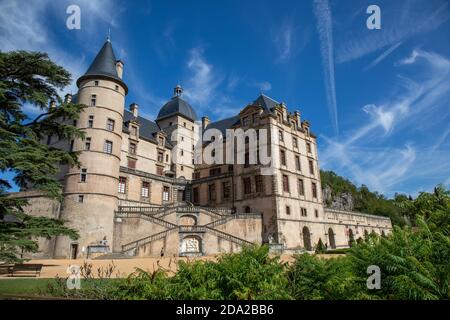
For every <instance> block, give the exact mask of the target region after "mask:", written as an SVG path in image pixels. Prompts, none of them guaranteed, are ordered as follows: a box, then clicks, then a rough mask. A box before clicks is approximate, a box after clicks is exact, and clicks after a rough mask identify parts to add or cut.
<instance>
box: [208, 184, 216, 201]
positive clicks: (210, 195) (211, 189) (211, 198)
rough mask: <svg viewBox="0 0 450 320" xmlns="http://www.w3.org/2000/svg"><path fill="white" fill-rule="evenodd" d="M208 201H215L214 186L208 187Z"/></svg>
mask: <svg viewBox="0 0 450 320" xmlns="http://www.w3.org/2000/svg"><path fill="white" fill-rule="evenodd" d="M208 200H209V201H215V200H216V185H215V184H210V185H208Z"/></svg>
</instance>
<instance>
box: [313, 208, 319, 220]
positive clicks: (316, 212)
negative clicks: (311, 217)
mask: <svg viewBox="0 0 450 320" xmlns="http://www.w3.org/2000/svg"><path fill="white" fill-rule="evenodd" d="M314 214H315V215H316V218H318V217H319V210H317V209H315V210H314Z"/></svg>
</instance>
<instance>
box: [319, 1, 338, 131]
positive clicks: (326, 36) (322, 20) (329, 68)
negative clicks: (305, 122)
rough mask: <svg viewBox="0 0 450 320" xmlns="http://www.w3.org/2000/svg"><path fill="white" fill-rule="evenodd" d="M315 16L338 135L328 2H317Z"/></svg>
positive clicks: (328, 95) (330, 105)
mask: <svg viewBox="0 0 450 320" xmlns="http://www.w3.org/2000/svg"><path fill="white" fill-rule="evenodd" d="M314 14H315V16H316V19H317V30H318V33H319V38H320V52H321V55H322V64H323V73H324V81H325V90H326V96H327V104H328V110H329V112H330V117H331V120H332V123H333V127H334V131H335V133H336V134H337V133H338V131H339V125H338V113H337V103H336V88H335V79H334V52H333V30H332V17H331V9H330V6H329V3H328V0H315V1H314Z"/></svg>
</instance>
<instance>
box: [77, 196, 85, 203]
mask: <svg viewBox="0 0 450 320" xmlns="http://www.w3.org/2000/svg"><path fill="white" fill-rule="evenodd" d="M78 202H79V203H83V202H84V195H82V194H79V195H78Z"/></svg>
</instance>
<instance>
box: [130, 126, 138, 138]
mask: <svg viewBox="0 0 450 320" xmlns="http://www.w3.org/2000/svg"><path fill="white" fill-rule="evenodd" d="M130 131H131V135H133V136H137V127H136V126H131V128H130Z"/></svg>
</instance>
